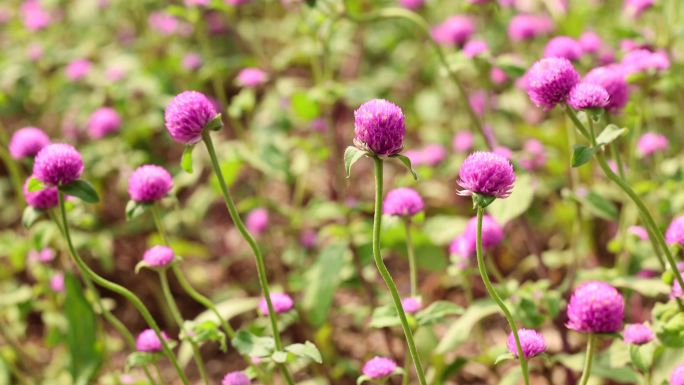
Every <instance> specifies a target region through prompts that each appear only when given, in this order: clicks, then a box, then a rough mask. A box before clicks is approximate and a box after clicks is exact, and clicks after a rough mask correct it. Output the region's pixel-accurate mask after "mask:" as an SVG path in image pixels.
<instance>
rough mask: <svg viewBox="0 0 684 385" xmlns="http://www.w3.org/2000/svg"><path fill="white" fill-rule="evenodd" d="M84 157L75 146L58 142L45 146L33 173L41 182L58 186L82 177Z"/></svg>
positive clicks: (36, 160) (34, 165)
mask: <svg viewBox="0 0 684 385" xmlns="http://www.w3.org/2000/svg"><path fill="white" fill-rule="evenodd" d="M82 172H83V159H82V158H81V154H79V152H78V151H76V149H75V148H73V147H72V146H70V145H68V144H62V143H56V144H50V145H48V146H45V147H44V148H43V149H42V150H40V152H39V153H38V155H36V159H35V161H34V163H33V175H34V176H35V177H36V178H37V179H38V180H39V181H41V182H43V183H45V184H48V185H52V186H58V185H62V184H69V183H71V182H73V181H75V180H76V179H78V178H80V177H81V173H82Z"/></svg>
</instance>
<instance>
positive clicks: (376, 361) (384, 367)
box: [361, 356, 397, 379]
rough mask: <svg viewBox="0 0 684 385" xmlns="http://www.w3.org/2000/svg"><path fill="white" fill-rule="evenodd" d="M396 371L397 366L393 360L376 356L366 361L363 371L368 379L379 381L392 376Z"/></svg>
mask: <svg viewBox="0 0 684 385" xmlns="http://www.w3.org/2000/svg"><path fill="white" fill-rule="evenodd" d="M396 369H397V364H396V363H395V362H394V361H392V360H391V359H389V358H385V357H379V356H376V357H373V358H371V359H370V360H368V361H366V363H365V364H363V369H362V370H361V371H362V372H363V374H364V375H365V376H367V377H368V378H372V379H378V378H384V377H387V376H389V375H391V374H392V373H394V371H395V370H396Z"/></svg>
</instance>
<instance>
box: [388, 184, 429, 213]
mask: <svg viewBox="0 0 684 385" xmlns="http://www.w3.org/2000/svg"><path fill="white" fill-rule="evenodd" d="M424 208H425V204H424V203H423V198H421V197H420V195H418V192H416V190H414V189H411V188H408V187H400V188H397V189H394V190H392V191H390V192H389V193H387V196H386V197H385V202H383V204H382V212H383V214H387V215H394V216H399V217H409V218H410V217H412V216H414V215H416V214H418V213H419V212H421V211H423V209H424Z"/></svg>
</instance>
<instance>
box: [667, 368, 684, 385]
mask: <svg viewBox="0 0 684 385" xmlns="http://www.w3.org/2000/svg"><path fill="white" fill-rule="evenodd" d="M669 385H684V364H682V365H679V366H677V367H676V368H675V370H673V371H672V374H671V375H670V384H669Z"/></svg>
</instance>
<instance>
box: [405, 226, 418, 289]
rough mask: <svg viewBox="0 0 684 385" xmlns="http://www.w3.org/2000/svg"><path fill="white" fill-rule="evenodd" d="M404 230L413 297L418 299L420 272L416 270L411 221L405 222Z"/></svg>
mask: <svg viewBox="0 0 684 385" xmlns="http://www.w3.org/2000/svg"><path fill="white" fill-rule="evenodd" d="M404 228H405V229H406V253H407V254H408V260H409V274H410V277H411V297H416V296H417V295H418V270H417V268H416V253H415V251H414V249H413V241H412V240H411V220H406V221H404Z"/></svg>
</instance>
